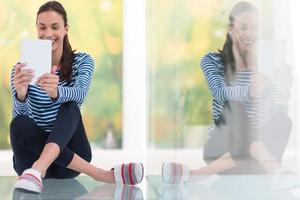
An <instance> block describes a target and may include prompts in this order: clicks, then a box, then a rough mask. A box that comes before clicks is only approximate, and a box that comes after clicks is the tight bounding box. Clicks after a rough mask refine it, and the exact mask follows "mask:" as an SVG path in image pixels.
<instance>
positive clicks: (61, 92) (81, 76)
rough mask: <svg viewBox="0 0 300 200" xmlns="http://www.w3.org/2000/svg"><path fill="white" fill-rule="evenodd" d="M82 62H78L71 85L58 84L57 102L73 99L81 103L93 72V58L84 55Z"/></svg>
mask: <svg viewBox="0 0 300 200" xmlns="http://www.w3.org/2000/svg"><path fill="white" fill-rule="evenodd" d="M84 56H85V57H84V58H83V60H82V62H80V63H79V66H78V73H77V75H76V77H74V78H75V83H74V86H73V87H67V86H58V88H57V89H58V97H57V99H56V100H55V101H56V102H57V103H64V102H69V101H75V102H77V103H78V105H81V104H82V102H83V100H84V98H85V96H86V95H87V92H88V90H89V87H90V84H91V80H92V76H93V72H94V65H95V62H94V60H93V59H92V58H91V57H90V56H89V55H84Z"/></svg>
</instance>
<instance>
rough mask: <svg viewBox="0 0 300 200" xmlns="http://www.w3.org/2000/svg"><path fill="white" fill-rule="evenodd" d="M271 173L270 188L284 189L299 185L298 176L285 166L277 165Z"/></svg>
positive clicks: (299, 179)
mask: <svg viewBox="0 0 300 200" xmlns="http://www.w3.org/2000/svg"><path fill="white" fill-rule="evenodd" d="M271 175H272V179H271V181H272V183H271V184H272V189H275V190H286V189H292V188H297V187H300V177H299V176H298V175H297V174H296V173H294V172H292V171H291V170H289V169H287V168H285V167H279V168H278V169H276V170H275V171H274V172H273V173H272V174H271Z"/></svg>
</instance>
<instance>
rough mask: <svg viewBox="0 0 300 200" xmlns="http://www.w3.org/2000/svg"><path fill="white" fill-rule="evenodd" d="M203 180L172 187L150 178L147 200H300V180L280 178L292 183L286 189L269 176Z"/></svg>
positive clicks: (227, 176) (224, 177)
mask: <svg viewBox="0 0 300 200" xmlns="http://www.w3.org/2000/svg"><path fill="white" fill-rule="evenodd" d="M199 178H201V179H202V180H201V181H194V182H190V183H186V184H182V185H168V184H164V183H163V182H162V179H161V177H160V176H148V177H147V199H161V200H169V199H246V200H247V199H249V200H250V199H251V200H253V199H255V200H260V199H261V200H266V199H284V200H288V199H300V181H299V180H298V177H296V176H281V177H280V180H279V181H280V182H282V183H283V182H287V183H289V185H288V187H285V188H281V187H278V186H279V184H278V182H276V181H277V180H274V177H271V176H267V175H225V176H218V175H214V176H210V177H204V178H203V177H199ZM274 181H275V182H274ZM296 181H297V182H296ZM292 184H293V185H292Z"/></svg>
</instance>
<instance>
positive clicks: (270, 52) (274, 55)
mask: <svg viewBox="0 0 300 200" xmlns="http://www.w3.org/2000/svg"><path fill="white" fill-rule="evenodd" d="M257 47H258V49H257V50H258V51H257V56H258V58H257V59H258V60H257V71H258V72H260V73H263V74H265V75H266V76H270V77H272V74H273V73H274V71H275V70H277V69H279V68H281V67H282V66H283V65H285V64H287V49H286V40H284V39H270V40H260V41H259V42H258V45H257Z"/></svg>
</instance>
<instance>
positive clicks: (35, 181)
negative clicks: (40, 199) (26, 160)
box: [15, 168, 44, 194]
mask: <svg viewBox="0 0 300 200" xmlns="http://www.w3.org/2000/svg"><path fill="white" fill-rule="evenodd" d="M15 189H17V190H23V191H26V192H33V193H38V194H39V193H42V192H43V191H44V188H43V181H42V176H41V173H40V172H39V171H37V170H35V169H33V168H30V169H26V170H24V172H23V173H22V175H21V176H20V177H19V178H18V180H17V182H16V184H15Z"/></svg>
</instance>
